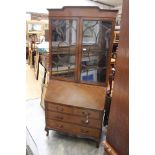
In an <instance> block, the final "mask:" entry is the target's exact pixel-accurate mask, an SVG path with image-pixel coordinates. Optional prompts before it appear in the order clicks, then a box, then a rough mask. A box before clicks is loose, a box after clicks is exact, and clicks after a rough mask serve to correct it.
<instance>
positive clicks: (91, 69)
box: [81, 20, 112, 83]
mask: <svg viewBox="0 0 155 155" xmlns="http://www.w3.org/2000/svg"><path fill="white" fill-rule="evenodd" d="M111 32H112V22H109V21H97V20H84V21H83V43H82V59H81V81H90V82H95V83H104V82H106V71H107V56H108V52H109V48H110V39H111Z"/></svg>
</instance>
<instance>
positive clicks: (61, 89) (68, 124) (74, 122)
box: [45, 80, 106, 145]
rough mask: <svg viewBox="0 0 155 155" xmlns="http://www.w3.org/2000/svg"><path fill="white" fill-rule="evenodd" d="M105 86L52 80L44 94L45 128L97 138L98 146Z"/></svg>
mask: <svg viewBox="0 0 155 155" xmlns="http://www.w3.org/2000/svg"><path fill="white" fill-rule="evenodd" d="M105 92H106V88H105V87H101V86H92V85H86V84H80V83H74V82H67V81H59V80H50V82H49V84H48V87H47V90H46V95H45V117H46V127H45V128H46V131H47V130H48V129H53V130H56V131H61V132H64V133H68V134H69V135H70V134H73V135H76V136H82V137H86V138H91V139H94V140H95V141H96V142H97V145H99V141H100V135H101V131H102V118H103V109H104V99H105V94H106V93H105Z"/></svg>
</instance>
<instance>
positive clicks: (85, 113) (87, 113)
mask: <svg viewBox="0 0 155 155" xmlns="http://www.w3.org/2000/svg"><path fill="white" fill-rule="evenodd" d="M82 114H83V115H87V116H88V115H90V113H89V112H85V111H83V112H82Z"/></svg>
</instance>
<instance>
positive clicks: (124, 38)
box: [106, 0, 129, 155]
mask: <svg viewBox="0 0 155 155" xmlns="http://www.w3.org/2000/svg"><path fill="white" fill-rule="evenodd" d="M122 12H123V14H122V21H121V30H120V42H119V43H120V44H119V47H118V57H117V63H116V76H115V84H114V92H113V97H112V103H111V109H110V116H109V125H108V131H107V137H106V143H108V144H109V145H110V146H111V147H112V149H114V150H115V151H116V152H117V154H119V155H128V154H129V2H128V0H124V1H123V10H122ZM107 155H111V154H110V153H108V152H107Z"/></svg>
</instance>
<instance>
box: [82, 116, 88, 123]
mask: <svg viewBox="0 0 155 155" xmlns="http://www.w3.org/2000/svg"><path fill="white" fill-rule="evenodd" d="M81 122H82V123H85V124H88V123H89V117H88V115H87V116H86V120H81Z"/></svg>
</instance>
